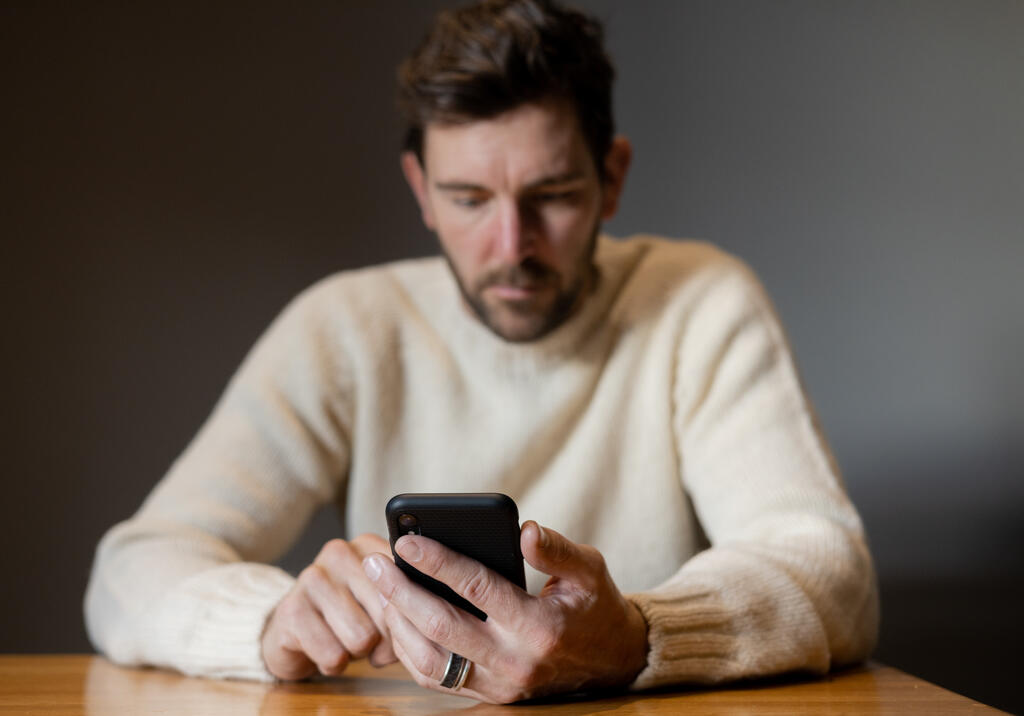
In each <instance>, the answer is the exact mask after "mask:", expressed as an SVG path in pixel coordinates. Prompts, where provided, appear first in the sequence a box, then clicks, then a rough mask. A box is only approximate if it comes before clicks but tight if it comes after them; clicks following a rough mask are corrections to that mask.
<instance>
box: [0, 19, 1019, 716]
mask: <svg viewBox="0 0 1024 716" xmlns="http://www.w3.org/2000/svg"><path fill="white" fill-rule="evenodd" d="M582 4H583V5H584V6H585V7H588V8H590V9H592V10H594V11H595V12H596V13H597V14H598V15H600V16H601V17H603V18H604V19H605V20H606V21H607V24H608V38H609V44H610V48H611V51H612V53H613V55H614V57H615V59H616V62H617V65H618V69H619V83H618V86H617V96H616V106H617V112H618V121H619V125H620V129H621V131H622V132H624V133H626V134H628V135H629V136H630V137H631V139H632V140H633V142H634V146H635V149H636V155H635V161H634V168H633V173H632V176H631V179H630V183H629V186H628V189H627V193H626V197H625V204H624V206H623V209H622V212H621V214H620V216H619V217H617V218H616V219H615V221H613V222H612V223H611V224H610V226H609V227H608V229H609V230H610V231H611V232H612V233H615V234H619V235H624V234H629V233H635V232H657V233H662V234H666V235H670V236H680V237H682V236H686V237H700V238H706V239H709V240H712V241H715V242H717V243H719V244H720V245H722V246H724V247H725V248H727V249H729V250H731V251H733V252H735V253H737V254H739V255H741V256H743V257H744V258H745V259H747V260H748V261H749V262H750V263H751V264H752V265H753V266H754V268H755V269H756V270H757V271H758V272H759V274H760V275H761V277H762V279H763V280H764V282H765V284H766V285H767V287H768V289H769V291H770V293H771V294H772V296H773V297H774V299H775V301H776V303H777V306H778V308H779V311H780V314H781V316H782V318H783V321H784V322H785V324H786V326H787V329H788V331H789V334H790V338H791V340H792V342H793V345H794V347H795V349H796V353H797V357H798V360H799V362H800V366H801V369H802V373H803V377H804V379H805V383H806V387H807V389H808V391H809V393H810V394H811V396H812V399H813V400H814V402H815V404H816V406H817V407H818V409H819V412H820V413H821V417H822V421H823V423H824V427H825V429H826V432H827V433H828V435H829V437H830V439H831V442H832V445H833V447H834V449H835V452H836V454H837V457H838V459H839V462H840V464H841V466H842V467H843V470H844V474H845V476H846V480H847V483H848V487H849V490H850V492H851V494H852V495H853V497H854V499H855V501H856V502H857V504H858V506H859V507H860V509H861V512H862V515H863V516H864V519H865V522H866V524H867V526H868V530H869V536H870V539H871V541H872V545H873V549H874V554H875V557H876V560H877V563H878V567H879V572H880V575H881V578H882V587H883V612H884V624H883V638H882V644H881V647H880V650H879V658H882V659H886V660H888V661H890V662H892V663H895V664H897V665H899V666H903V667H904V668H906V669H908V670H911V671H914V672H915V673H918V674H921V675H923V676H926V677H929V678H933V679H935V680H937V681H939V682H940V683H943V684H944V685H946V686H949V687H951V688H954V689H958V690H961V691H966V692H967V693H969V694H971V695H973V696H975V697H977V698H981V699H984V700H988V701H991V702H994V703H998V704H1001V705H1003V706H1004V707H1006V708H1014V709H1024V704H1022V702H1021V700H1020V698H1021V697H1019V696H1016V695H1014V694H1012V693H1011V689H1010V684H1011V679H1012V678H1013V676H1011V674H1013V675H1014V676H1015V675H1016V673H1017V670H1018V668H1019V666H1021V665H1022V663H1021V657H1020V656H1019V655H1018V654H1019V650H1018V649H1017V648H1016V647H1015V646H1013V642H1019V641H1020V639H1021V637H1022V636H1024V634H1022V631H1024V630H1022V627H1021V624H1022V620H1021V617H1020V616H1019V609H1018V604H1019V603H1021V602H1024V586H1022V585H1024V559H1022V554H1024V549H1022V548H1024V544H1022V543H1024V539H1022V537H1024V526H1022V525H1024V520H1022V517H1024V510H1022V508H1024V480H1022V477H1024V378H1022V376H1021V374H1020V368H1019V365H1020V363H1021V360H1022V358H1024V289H1022V287H1021V280H1020V277H1021V274H1022V273H1024V229H1022V226H1024V208H1022V204H1024V201H1022V199H1024V138H1022V137H1024V132H1022V129H1024V4H1022V3H1020V2H1009V1H1007V2H995V1H992V2H966V1H965V2H956V3H954V2H930V1H929V2H926V1H923V0H922V1H920V2H864V3H852V2H847V3H838V2H830V3H821V2H784V3H768V2H671V1H666V2H637V3H630V4H626V3H615V2H612V1H611V0H603V1H600V2H598V1H596V0H595V1H593V2H586V3H582ZM439 5H440V3H437V2H432V3H428V2H418V1H415V2H414V1H412V0H410V1H408V2H380V3H355V2H350V3H337V2H330V3H329V2H319V3H304V4H301V5H299V6H294V5H293V4H289V3H283V2H282V3H277V4H273V3H266V2H264V3H258V4H257V6H248V5H245V4H238V5H237V6H228V5H215V6H214V7H210V6H209V5H208V4H207V3H166V4H165V7H158V6H155V5H146V6H145V7H142V8H139V7H135V6H133V5H128V6H120V7H119V6H114V5H113V4H109V5H103V6H100V7H92V6H91V4H89V5H84V4H78V5H72V6H70V7H59V6H57V5H53V4H46V5H45V6H43V5H42V4H36V3H29V2H25V3H5V4H4V5H3V7H0V80H2V86H3V87H4V101H3V104H4V108H3V111H2V112H0V130H2V131H0V166H2V168H0V189H2V195H0V236H3V237H4V239H3V254H4V256H5V260H4V262H3V263H4V266H5V271H4V273H5V280H4V281H3V282H2V288H0V291H2V292H3V293H2V298H3V304H4V306H5V309H6V310H5V311H4V316H5V319H6V320H5V324H6V325H5V327H4V332H5V334H6V336H7V337H6V339H5V341H4V345H5V350H4V351H3V361H4V368H5V372H4V374H5V375H6V376H7V378H8V383H9V388H8V390H7V396H8V397H7V399H6V400H5V401H4V410H3V414H2V415H3V418H2V419H3V424H2V427H3V435H4V445H5V448H6V450H5V452H6V454H7V456H8V458H7V460H6V461H5V465H6V470H7V474H6V475H5V477H4V480H5V493H6V499H5V500H4V501H3V502H2V503H0V504H2V506H0V519H2V522H3V524H4V525H5V528H4V534H5V535H6V537H7V540H6V542H7V544H6V545H5V549H4V550H3V557H2V559H3V568H4V572H3V573H4V574H5V575H6V576H5V579H4V582H5V588H4V589H3V590H2V593H0V615H2V616H0V650H2V651H82V650H87V649H89V645H88V642H87V641H86V639H85V636H84V631H83V627H82V622H81V611H80V600H81V595H82V591H83V589H84V586H85V581H86V577H87V573H88V568H89V564H90V561H91V558H92V551H93V549H94V546H95V543H96V541H97V540H98V539H99V537H100V535H101V534H102V533H103V531H104V530H105V529H106V528H107V527H109V526H110V525H111V524H113V523H114V522H115V521H117V520H120V519H123V518H125V517H127V516H128V515H130V514H131V513H132V512H133V511H134V510H135V509H136V508H137V506H138V505H139V503H140V501H141V500H142V498H143V497H144V496H145V494H146V493H147V492H148V490H149V489H150V488H151V486H152V485H153V483H154V482H155V481H156V480H157V479H158V478H159V477H160V476H161V474H162V473H163V471H164V470H165V469H166V468H167V466H168V464H169V463H170V462H171V460H173V459H174V457H175V456H176V455H177V454H178V453H179V452H180V450H181V449H182V448H183V447H184V445H185V443H186V442H187V441H188V440H189V438H190V437H191V436H192V435H193V433H194V432H195V430H196V429H197V427H198V426H199V424H200V422H201V421H202V420H203V418H204V417H205V416H206V414H207V413H208V411H209V409H210V408H211V407H212V405H213V402H214V401H215V400H216V398H217V396H218V394H219V392H220V390H221V389H222V387H223V386H224V384H225V381H226V380H227V379H228V377H229V376H230V374H231V372H232V370H233V369H234V368H235V367H236V366H237V364H238V362H239V361H240V359H241V358H242V356H243V355H244V353H245V351H246V350H247V349H248V347H249V346H250V345H251V343H252V342H253V340H254V339H255V338H256V336H257V335H258V334H259V332H260V331H261V330H262V329H263V328H264V327H265V326H266V324H267V323H268V322H269V321H270V319H271V318H272V317H273V316H274V314H275V313H276V312H277V311H278V310H279V309H280V308H281V306H282V305H283V304H284V303H285V302H286V301H287V300H288V298H289V297H290V296H292V295H294V294H295V293H296V292H297V291H299V290H300V289H301V288H303V287H304V286H306V285H307V284H309V283H310V282H312V281H313V280H315V279H317V278H319V277H320V276H323V275H325V274H327V273H329V272H332V271H335V270H338V269H342V268H350V267H355V266H362V265H366V264H370V263H376V262H380V261H385V260H390V259H395V258H399V257H405V256H410V255H425V254H429V253H432V252H433V251H434V248H433V243H432V239H431V237H430V236H429V235H428V234H426V233H425V232H424V230H423V229H422V228H421V227H420V226H419V225H418V219H417V215H416V212H415V211H414V208H413V205H412V202H411V200H410V198H409V197H408V196H407V192H406V190H405V188H404V186H403V184H402V180H401V176H400V173H399V171H398V163H397V152H396V149H397V145H398V141H399V136H400V125H399V123H398V120H397V117H396V116H395V113H394V112H393V110H392V94H391V91H392V90H391V88H392V78H393V73H394V66H395V65H396V64H397V62H398V61H399V59H400V58H401V57H402V56H403V54H404V53H405V52H406V51H407V50H408V49H409V48H410V47H411V46H412V44H413V43H414V42H415V40H416V39H417V38H418V37H419V35H420V33H421V31H422V29H423V27H424V26H425V24H426V22H427V19H428V18H429V17H430V15H431V14H432V11H433V9H434V8H436V7H438V6H439ZM338 529H339V526H338V524H337V520H336V518H334V517H333V516H332V515H329V514H321V515H319V516H318V517H317V519H316V520H315V522H314V524H313V526H312V530H311V533H310V534H309V535H307V537H306V539H304V540H303V542H302V543H301V544H300V545H298V546H297V547H296V549H295V550H293V552H292V553H291V554H290V555H289V556H288V557H287V558H286V560H285V564H286V565H287V566H289V567H291V568H297V567H298V566H300V565H301V564H302V563H304V562H305V561H306V560H308V559H309V558H310V557H311V555H312V554H313V553H314V552H315V549H316V546H317V545H318V544H319V543H321V542H322V541H323V540H324V539H325V538H327V537H328V536H330V535H331V534H333V533H335V532H336V531H337V530H338Z"/></svg>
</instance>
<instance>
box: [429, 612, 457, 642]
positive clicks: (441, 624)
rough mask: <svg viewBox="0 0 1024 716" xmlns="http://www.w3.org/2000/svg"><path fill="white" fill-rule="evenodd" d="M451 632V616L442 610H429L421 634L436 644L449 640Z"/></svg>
mask: <svg viewBox="0 0 1024 716" xmlns="http://www.w3.org/2000/svg"><path fill="white" fill-rule="evenodd" d="M451 634H452V625H451V618H450V617H449V615H448V614H445V613H444V612H436V611H435V612H431V613H430V615H429V616H428V617H427V621H426V623H425V625H424V634H423V636H425V637H427V638H428V639H430V640H431V641H432V642H434V643H437V644H443V643H445V642H447V641H448V640H449V638H450V637H451Z"/></svg>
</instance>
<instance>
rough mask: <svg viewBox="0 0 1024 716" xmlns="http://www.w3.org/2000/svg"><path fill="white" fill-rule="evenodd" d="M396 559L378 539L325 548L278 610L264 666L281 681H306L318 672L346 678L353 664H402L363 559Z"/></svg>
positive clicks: (266, 636) (266, 633) (266, 640)
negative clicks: (378, 554) (365, 661)
mask: <svg viewBox="0 0 1024 716" xmlns="http://www.w3.org/2000/svg"><path fill="white" fill-rule="evenodd" d="M373 552H381V553H383V554H385V555H390V554H391V548H390V546H389V545H388V543H387V541H386V540H384V539H382V538H381V537H378V536H377V535H373V534H365V535H360V536H359V537H356V538H355V539H354V540H352V541H350V542H346V541H345V540H341V539H335V540H331V541H330V542H328V543H327V544H325V545H324V547H323V549H321V550H320V554H319V555H317V558H316V559H315V560H314V561H313V564H311V565H309V566H308V567H306V568H305V569H304V570H302V573H301V574H299V578H298V581H297V582H296V583H295V586H294V587H293V588H292V590H291V591H290V592H288V594H286V595H285V596H284V598H283V599H282V600H281V601H280V602H279V603H278V605H277V606H276V607H275V608H274V612H273V613H272V614H271V615H270V619H268V620H267V626H266V628H265V629H264V630H263V637H262V639H261V645H262V649H263V661H264V663H266V665H267V669H268V670H269V671H270V673H271V674H273V675H274V676H276V677H277V678H279V679H288V680H292V679H304V678H306V677H308V676H312V675H313V674H314V673H315V672H316V671H319V672H320V673H321V674H325V675H328V676H330V675H336V674H340V673H341V672H342V671H344V670H345V667H346V666H348V662H349V661H350V660H352V659H360V658H363V657H365V656H369V657H370V663H371V664H373V665H374V666H384V665H385V664H391V663H393V662H395V661H397V659H396V657H395V653H394V651H392V648H391V637H390V635H389V634H388V631H387V627H386V626H385V623H384V619H383V617H382V616H381V598H380V595H379V593H378V591H377V587H375V586H374V585H373V583H372V582H370V580H369V579H367V577H366V573H365V572H364V571H363V558H364V557H366V556H367V555H369V554H371V553H373Z"/></svg>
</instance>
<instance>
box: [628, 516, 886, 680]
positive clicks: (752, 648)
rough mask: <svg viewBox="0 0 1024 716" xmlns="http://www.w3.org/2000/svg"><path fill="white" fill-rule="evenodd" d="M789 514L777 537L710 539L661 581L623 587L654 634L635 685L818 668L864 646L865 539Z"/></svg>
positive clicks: (869, 621) (871, 609)
mask: <svg viewBox="0 0 1024 716" xmlns="http://www.w3.org/2000/svg"><path fill="white" fill-rule="evenodd" d="M790 519H791V520H793V522H794V524H793V525H792V529H791V530H789V531H787V532H783V533H781V534H779V535H777V537H779V539H777V540H775V541H771V542H761V543H758V542H736V543H731V544H729V545H728V546H719V547H714V548H712V549H709V550H707V551H705V552H702V553H701V554H699V555H697V556H696V557H694V558H693V559H691V560H690V561H689V562H687V563H686V564H685V565H684V566H683V568H682V569H680V570H679V572H678V573H677V574H676V575H675V576H674V577H673V578H672V579H670V580H669V581H668V582H666V583H665V584H663V585H661V586H659V587H658V588H656V589H654V590H651V591H649V592H644V593H639V594H631V595H628V598H629V599H630V600H631V601H632V602H633V603H634V604H636V605H637V606H638V607H639V608H640V610H641V612H642V613H643V615H644V618H645V619H646V620H647V623H648V639H649V642H650V652H649V654H648V663H647V667H646V668H645V669H644V671H643V672H642V673H641V674H640V675H639V676H638V678H637V679H636V681H635V682H634V684H633V686H634V688H647V687H652V686H657V685H661V684H668V683H683V682H690V683H719V682H724V681H730V680H735V679H741V678H752V677H760V676H768V675H771V674H777V673H783V672H787V671H809V672H815V673H823V672H825V671H827V670H828V669H829V668H830V667H831V666H833V665H836V664H841V663H849V662H853V661H857V660H860V659H863V658H865V657H866V656H867V655H868V654H869V653H870V651H871V649H872V648H873V646H874V643H875V639H876V635H877V629H878V594H877V588H876V585H875V578H874V570H873V567H872V565H871V560H870V557H869V555H868V552H867V549H866V547H865V546H864V542H863V539H862V538H860V536H859V535H857V534H850V533H848V532H846V531H845V530H843V529H842V528H841V527H839V526H837V525H828V524H824V523H822V522H821V521H820V520H817V519H811V518H804V520H805V521H804V523H803V524H801V518H800V517H799V516H796V517H791V518H790ZM804 528H806V529H804Z"/></svg>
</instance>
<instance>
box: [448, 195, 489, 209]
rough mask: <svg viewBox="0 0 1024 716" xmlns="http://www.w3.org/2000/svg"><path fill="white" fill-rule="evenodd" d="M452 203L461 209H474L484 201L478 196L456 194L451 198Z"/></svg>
mask: <svg viewBox="0 0 1024 716" xmlns="http://www.w3.org/2000/svg"><path fill="white" fill-rule="evenodd" d="M452 203H453V204H455V206H461V207H462V208H463V209H475V208H477V207H478V206H480V205H481V204H483V203H484V199H483V197H479V196H456V197H453V198H452Z"/></svg>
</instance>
